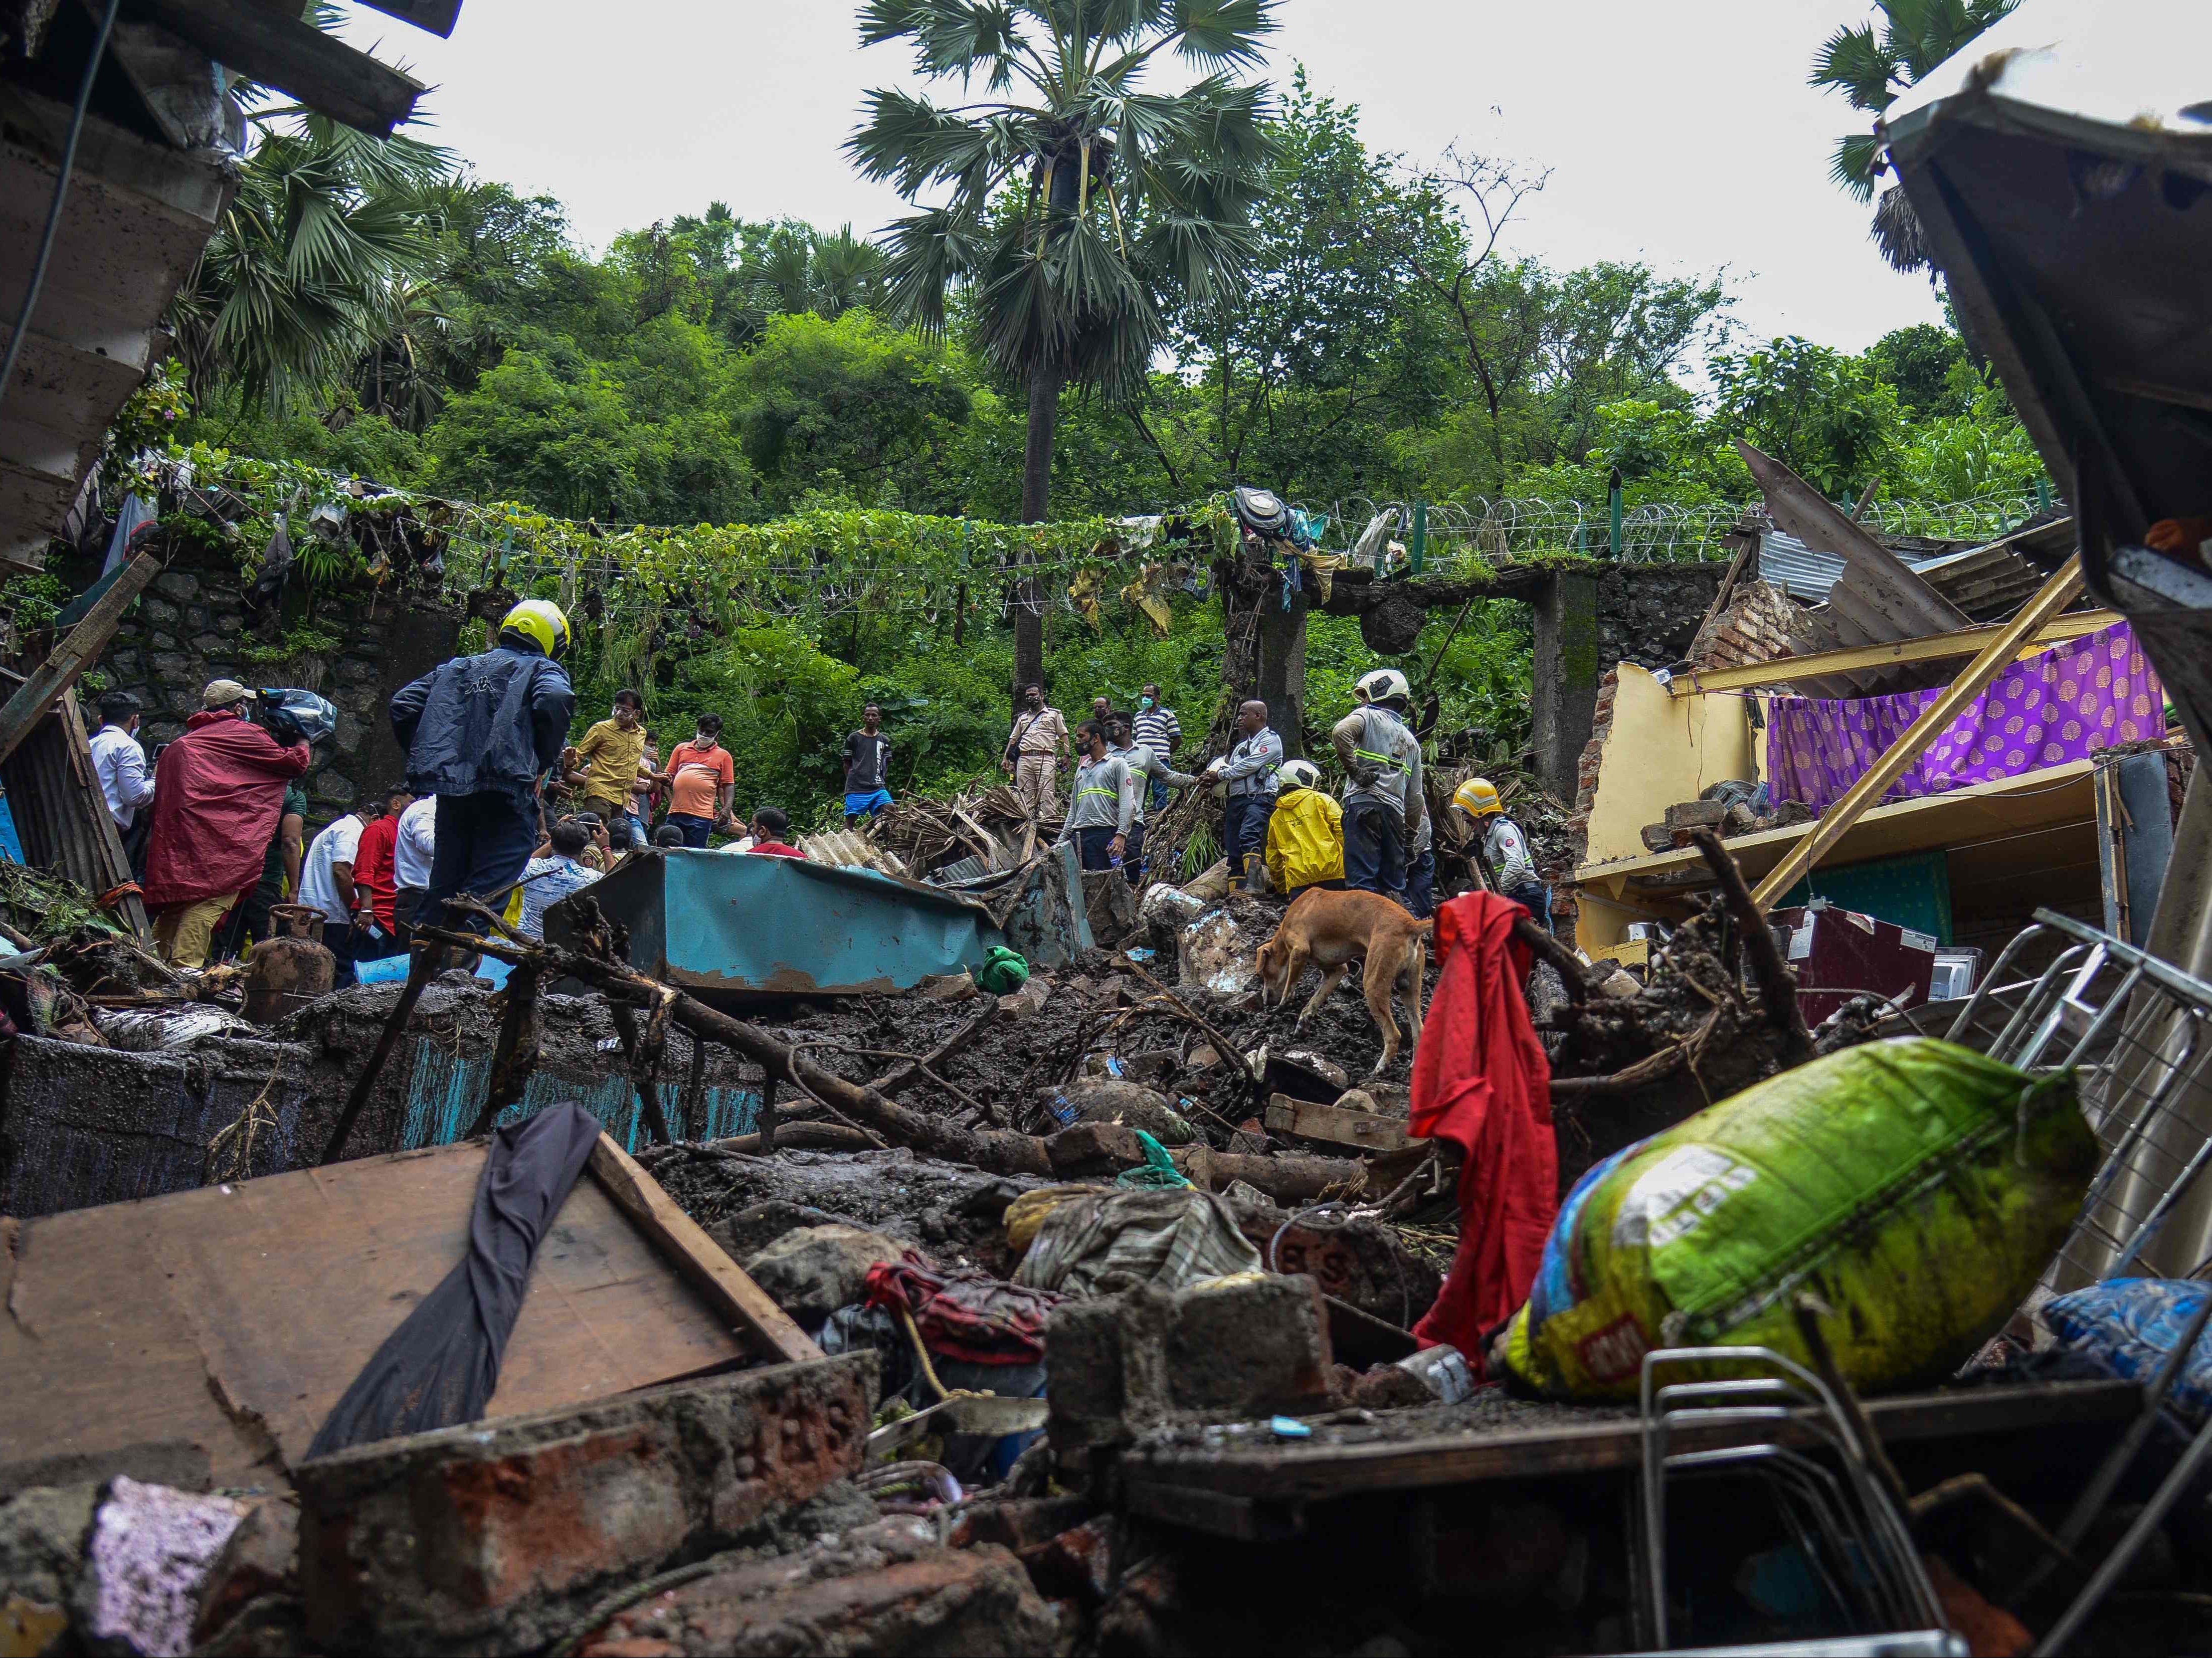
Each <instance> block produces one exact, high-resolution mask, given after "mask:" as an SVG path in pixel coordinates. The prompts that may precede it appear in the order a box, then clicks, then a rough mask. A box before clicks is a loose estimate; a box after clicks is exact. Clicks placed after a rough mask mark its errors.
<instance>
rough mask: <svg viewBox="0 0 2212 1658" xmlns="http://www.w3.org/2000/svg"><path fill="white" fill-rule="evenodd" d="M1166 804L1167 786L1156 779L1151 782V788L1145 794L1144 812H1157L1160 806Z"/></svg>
mask: <svg viewBox="0 0 2212 1658" xmlns="http://www.w3.org/2000/svg"><path fill="white" fill-rule="evenodd" d="M1167 803H1168V786H1167V785H1166V784H1165V783H1163V782H1162V781H1160V780H1159V779H1158V778H1157V777H1156V778H1154V779H1153V780H1152V787H1151V788H1150V789H1149V790H1147V791H1146V795H1145V810H1146V811H1158V810H1159V809H1160V808H1161V807H1162V806H1164V805H1167Z"/></svg>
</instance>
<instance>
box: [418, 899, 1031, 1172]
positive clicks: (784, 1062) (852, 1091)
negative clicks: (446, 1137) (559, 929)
mask: <svg viewBox="0 0 2212 1658" xmlns="http://www.w3.org/2000/svg"><path fill="white" fill-rule="evenodd" d="M586 902H588V901H586ZM593 908H596V906H593ZM580 930H581V929H580ZM417 932H418V934H420V935H422V936H424V937H428V938H432V939H434V940H435V941H438V942H455V941H459V942H462V943H465V944H469V945H471V946H473V947H476V948H479V949H482V950H483V951H484V952H485V953H486V954H487V955H491V956H496V957H499V958H500V959H501V960H502V961H510V962H516V961H520V960H522V959H524V958H525V957H528V956H532V955H535V956H537V957H539V958H540V959H541V960H542V961H543V962H544V964H545V969H546V970H547V971H549V972H550V973H552V974H554V975H556V977H560V976H572V977H574V978H576V979H579V980H581V981H583V982H584V983H586V984H587V985H590V986H592V987H593V988H595V989H599V990H613V991H617V992H620V993H623V996H624V997H627V998H629V999H637V1000H643V999H647V998H648V997H651V996H653V995H657V994H659V993H664V992H669V993H672V995H673V996H674V1000H673V1002H672V1003H671V1005H670V1013H671V1017H673V1018H674V1019H675V1021H676V1023H678V1024H679V1025H681V1026H683V1028H684V1029H685V1030H687V1031H689V1032H690V1034H691V1035H693V1036H695V1037H697V1036H703V1037H706V1038H707V1039H708V1040H709V1041H711V1042H720V1043H721V1044H722V1046H723V1047H725V1048H729V1049H731V1050H732V1051H733V1052H735V1053H737V1054H741V1055H743V1056H744V1058H746V1059H748V1060H751V1061H752V1062H753V1063H754V1064H756V1065H757V1066H761V1067H762V1068H763V1070H765V1071H767V1072H769V1074H770V1075H772V1076H775V1077H781V1078H783V1079H785V1080H786V1081H787V1082H790V1083H791V1084H793V1085H794V1086H796V1087H799V1088H802V1089H804V1090H806V1091H807V1092H808V1093H810V1094H811V1095H813V1096H815V1097H816V1098H817V1099H819V1100H821V1101H823V1102H825V1103H827V1104H829V1105H832V1106H834V1107H836V1108H837V1109H838V1110H839V1111H842V1112H843V1113H845V1114H847V1115H848V1116H850V1117H851V1118H852V1119H853V1120H854V1121H855V1122H857V1123H859V1124H860V1126H862V1127H866V1128H868V1129H870V1130H872V1131H873V1132H874V1133H878V1134H880V1135H882V1136H883V1137H884V1139H886V1140H889V1141H891V1142H892V1143H894V1144H896V1145H908V1146H911V1147H913V1148H914V1149H915V1151H920V1152H921V1153H923V1154H924V1155H926V1156H928V1157H942V1158H944V1159H945V1160H946V1161H948V1162H951V1163H968V1164H970V1165H971V1166H973V1167H975V1168H977V1169H988V1170H990V1171H991V1172H992V1173H994V1174H1007V1175H1048V1174H1050V1173H1051V1172H1052V1163H1051V1159H1050V1158H1049V1157H1047V1156H1046V1155H1045V1149H1044V1142H1043V1141H1042V1139H1037V1138H1036V1136H1034V1135H1030V1134H1015V1133H1006V1132H1004V1131H998V1130H986V1131H977V1130H973V1129H966V1128H962V1127H957V1125H955V1124H952V1123H950V1122H947V1121H945V1120H944V1119H942V1118H939V1117H934V1116H931V1115H929V1114H927V1113H924V1112H920V1111H915V1110H912V1109H910V1108H908V1107H905V1106H902V1105H900V1104H899V1103H897V1102H896V1101H893V1100H887V1099H885V1098H884V1096H882V1095H881V1094H879V1093H878V1092H877V1091H876V1090H874V1089H872V1088H870V1087H866V1086H865V1085H863V1084H859V1083H852V1082H848V1081H847V1080H846V1079H845V1078H842V1077H841V1076H839V1075H837V1074H836V1072H834V1071H829V1070H825V1069H823V1067H822V1066H819V1065H817V1064H816V1063H815V1062H814V1061H813V1060H810V1059H808V1058H806V1057H805V1054H802V1053H799V1052H797V1051H795V1050H794V1049H793V1048H791V1047H790V1046H789V1045H788V1044H787V1043H784V1042H779V1041H778V1040H777V1039H776V1038H775V1037H774V1036H771V1035H769V1034H768V1033H767V1032H766V1031H764V1030H763V1029H760V1028H759V1027H758V1026H757V1025H753V1024H749V1023H746V1022H745V1021H744V1020H743V1019H739V1018H736V1017H732V1015H730V1014H727V1013H724V1012H721V1011H718V1010H716V1009H714V1008H711V1007H708V1005H706V1004H705V1003H703V1002H701V1001H698V1000H696V999H694V998H693V997H691V996H689V995H687V994H685V993H684V992H682V991H680V990H678V991H672V992H671V987H668V986H666V985H663V984H661V983H660V982H659V981H657V980H654V979H650V978H647V977H646V976H645V975H643V974H641V973H638V972H636V971H635V970H634V969H631V968H629V967H626V966H623V965H622V964H620V963H610V962H604V961H599V960H595V959H593V958H592V957H587V956H580V955H578V954H576V953H575V952H574V951H573V950H563V949H561V948H559V947H557V946H555V945H551V944H538V945H535V946H533V947H532V948H531V949H529V950H525V949H521V948H518V947H517V946H514V945H512V944H506V943H504V942H501V941H499V940H495V939H489V938H486V939H477V938H473V937H471V936H470V935H466V934H449V933H447V932H445V930H444V929H442V928H435V927H434V928H428V929H422V928H418V929H417ZM617 999H618V998H616V997H610V998H609V1000H610V1002H611V1003H612V1002H615V1001H617Z"/></svg>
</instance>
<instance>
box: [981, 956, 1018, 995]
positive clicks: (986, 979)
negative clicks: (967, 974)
mask: <svg viewBox="0 0 2212 1658" xmlns="http://www.w3.org/2000/svg"><path fill="white" fill-rule="evenodd" d="M1029 981H1030V964H1029V963H1027V962H1025V961H1024V960H1023V959H1022V957H1021V952H1020V951H1018V950H1008V949H1007V948H1006V946H1005V945H1004V944H993V945H992V946H991V949H990V953H989V954H987V956H985V957H983V965H982V966H981V967H979V968H977V969H975V987H976V988H977V989H978V990H983V991H988V992H989V993H991V994H992V995H994V996H1011V995H1012V994H1013V993H1015V992H1016V991H1017V990H1019V989H1020V988H1021V987H1023V986H1024V985H1025V984H1027V983H1028V982H1029Z"/></svg>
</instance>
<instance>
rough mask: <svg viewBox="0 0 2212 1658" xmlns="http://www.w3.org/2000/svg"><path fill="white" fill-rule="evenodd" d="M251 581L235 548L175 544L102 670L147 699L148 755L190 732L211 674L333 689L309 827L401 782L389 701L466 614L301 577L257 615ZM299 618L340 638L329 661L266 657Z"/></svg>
mask: <svg viewBox="0 0 2212 1658" xmlns="http://www.w3.org/2000/svg"><path fill="white" fill-rule="evenodd" d="M80 585H81V584H80ZM245 588H246V584H245V583H244V581H243V580H241V579H240V574H239V569H238V565H237V563H236V562H235V561H234V560H233V559H231V558H230V557H228V556H226V555H223V554H220V553H205V552H201V551H199V550H195V549H191V548H183V549H179V550H178V551H177V552H176V553H175V554H174V555H173V556H172V557H171V559H170V562H169V567H168V568H167V569H166V570H164V571H163V572H162V573H161V574H160V575H158V576H156V577H155V578H154V584H153V586H151V587H150V588H149V589H148V590H147V592H146V595H145V597H144V598H141V599H140V600H139V601H138V603H137V604H136V605H134V606H133V607H132V609H131V613H130V614H129V615H128V616H125V618H124V621H123V625H122V626H121V627H120V628H119V629H117V630H116V635H115V638H114V640H113V641H112V643H111V644H110V645H109V646H108V648H107V651H106V654H105V655H104V656H102V657H101V659H100V662H99V664H98V671H100V674H101V675H102V676H104V678H105V681H106V685H107V686H108V687H110V688H112V689H118V690H126V691H129V692H131V694H132V695H135V696H137V698H138V700H139V701H141V702H143V703H144V704H145V710H146V711H145V714H144V718H143V724H142V725H141V726H140V728H139V736H140V738H141V739H142V740H143V742H144V743H145V744H147V746H148V749H149V751H150V750H151V749H152V748H153V746H154V745H155V744H160V743H167V742H171V741H173V740H174V739H175V738H178V737H179V736H180V735H182V734H183V732H184V729H185V720H186V719H187V718H189V717H190V716H191V714H194V713H195V712H197V709H198V708H199V706H200V693H201V691H202V689H204V687H205V686H206V684H207V683H208V682H209V681H210V680H211V679H236V680H240V681H241V682H243V683H246V684H248V685H254V686H285V687H297V688H299V689H304V690H311V691H315V692H318V693H319V694H320V695H324V696H326V697H328V698H329V699H330V701H331V704H332V706H333V707H335V708H337V714H338V726H337V736H336V738H334V739H332V740H331V741H329V742H325V743H319V744H316V747H315V766H314V769H313V771H311V772H310V773H309V774H307V796H308V801H309V805H310V813H309V820H308V822H309V828H310V829H311V830H312V829H314V828H316V827H319V826H320V825H321V824H323V823H328V822H329V821H330V820H331V818H333V817H338V816H340V815H341V814H342V813H343V812H344V811H345V810H346V809H347V808H348V807H349V806H351V805H353V804H354V803H355V802H356V800H358V799H362V797H363V796H364V795H365V794H368V793H370V792H372V791H374V790H376V789H380V788H382V787H385V786H388V785H390V784H392V783H393V782H396V781H398V780H399V777H400V774H401V768H402V765H401V762H402V756H401V755H400V752H399V748H398V744H396V743H394V742H393V741H392V729H391V726H389V725H388V724H387V723H386V717H385V712H384V711H385V708H386V704H387V703H388V702H389V701H390V700H391V697H392V692H394V691H396V690H398V689H399V688H400V687H401V686H402V685H404V684H406V683H408V682H409V681H410V680H411V679H414V678H416V677H418V676H420V675H422V674H424V673H427V672H428V671H429V670H430V669H431V668H433V667H435V665H437V664H439V663H441V662H442V661H444V660H445V659H447V657H449V656H451V655H452V654H453V648H454V642H455V640H456V638H457V636H458V635H459V631H460V625H461V623H462V620H463V615H462V612H461V610H460V609H459V607H458V606H449V605H447V604H442V603H440V602H438V601H437V600H435V598H426V597H421V596H412V597H403V596H399V595H395V594H394V593H392V592H390V591H388V590H386V591H384V592H379V591H377V590H375V589H374V588H373V587H370V586H362V587H360V588H357V589H353V588H343V589H337V590H331V589H318V590H315V591H314V592H312V593H309V592H305V591H303V590H302V589H301V584H299V583H298V582H296V581H295V584H294V586H293V589H292V590H291V591H290V592H288V593H287V594H286V596H285V598H284V602H283V605H282V614H281V615H280V614H277V613H276V611H275V610H271V611H270V612H269V613H267V614H264V615H262V616H252V615H251V614H250V613H249V610H248V606H247V603H246V591H245ZM301 623H311V624H312V625H313V628H314V629H316V630H317V631H318V632H320V633H324V634H327V635H331V636H333V637H335V638H336V639H337V640H338V641H341V642H340V644H339V646H338V647H337V650H336V651H335V652H334V653H331V654H330V655H329V656H327V657H324V656H309V657H296V656H295V657H292V658H289V659H270V657H269V655H268V653H269V652H270V651H272V650H274V649H276V648H277V647H278V646H279V645H280V643H281V641H282V640H283V635H284V633H285V630H286V629H291V628H297V627H299V626H300V625H301ZM88 712H89V710H88Z"/></svg>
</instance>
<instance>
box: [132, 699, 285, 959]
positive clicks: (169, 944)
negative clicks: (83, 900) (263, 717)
mask: <svg viewBox="0 0 2212 1658" xmlns="http://www.w3.org/2000/svg"><path fill="white" fill-rule="evenodd" d="M256 701H258V694H257V693H256V692H254V691H252V690H249V689H247V688H246V687H245V686H244V685H241V684H240V683H238V681H236V680H235V679H217V680H215V681H212V682H211V683H210V684H209V686H208V688H207V689H206V690H205V691H204V692H203V693H202V694H201V697H200V702H201V708H200V712H199V713H197V714H194V715H193V716H192V717H191V719H190V720H186V721H185V734H184V735H183V736H182V737H180V738H178V739H177V740H176V741H175V742H173V743H172V744H169V746H168V747H167V748H166V749H164V750H161V766H160V767H159V768H158V769H157V770H156V771H155V787H154V828H153V832H152V834H151V835H150V836H149V838H148V841H147V847H146V878H145V880H144V882H143V888H144V891H145V895H146V908H147V909H148V910H149V911H150V912H151V913H152V914H153V917H154V942H155V944H157V945H158V946H160V948H161V954H162V956H163V957H165V958H166V959H167V960H168V961H170V962H172V963H174V964H176V965H177V966H179V967H204V966H205V965H206V964H207V957H208V945H209V942H210V938H211V937H212V936H213V934H214V932H215V928H216V924H217V923H218V922H220V921H221V920H222V918H223V915H224V914H225V913H226V912H227V911H228V909H229V908H230V907H231V906H232V905H233V904H234V903H236V902H238V901H239V899H240V897H242V896H244V895H245V894H246V893H248V892H251V891H252V890H253V888H254V886H255V884H257V883H258V881H259V880H260V878H261V865H262V859H263V855H264V853H266V852H267V850H268V847H269V837H270V835H273V834H274V833H276V819H277V817H279V816H280V815H281V814H282V813H283V810H284V785H285V784H286V783H287V782H289V780H291V779H293V778H295V777H298V776H301V775H302V774H305V773H306V771H307V766H308V763H309V753H308V749H307V744H305V743H294V744H291V745H290V746H289V747H287V746H286V745H284V744H281V743H279V742H277V740H276V738H273V737H271V736H270V734H269V733H268V732H267V731H266V730H264V728H263V727H262V726H258V725H256V724H255V723H254V721H253V713H254V704H255V702H256Z"/></svg>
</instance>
